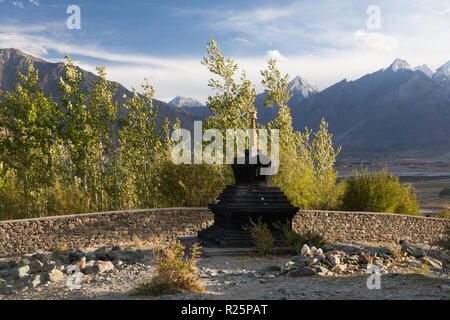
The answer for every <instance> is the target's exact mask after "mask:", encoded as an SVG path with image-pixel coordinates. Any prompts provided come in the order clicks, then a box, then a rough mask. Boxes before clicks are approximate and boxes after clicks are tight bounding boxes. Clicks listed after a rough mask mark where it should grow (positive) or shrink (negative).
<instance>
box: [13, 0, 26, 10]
mask: <svg viewBox="0 0 450 320" xmlns="http://www.w3.org/2000/svg"><path fill="white" fill-rule="evenodd" d="M11 3H12V5H13V6H15V7H18V8H21V9H23V8H25V7H24V5H23V2H22V1H13V2H11Z"/></svg>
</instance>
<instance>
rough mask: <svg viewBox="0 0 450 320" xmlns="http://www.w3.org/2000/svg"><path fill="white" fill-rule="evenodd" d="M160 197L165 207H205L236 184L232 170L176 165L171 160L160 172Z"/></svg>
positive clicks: (203, 164)
mask: <svg viewBox="0 0 450 320" xmlns="http://www.w3.org/2000/svg"><path fill="white" fill-rule="evenodd" d="M160 180H161V183H160V186H159V188H158V191H159V194H161V195H162V198H163V199H164V200H163V204H164V206H166V207H203V206H206V205H208V204H209V203H211V202H213V201H214V200H215V199H216V198H217V196H218V195H219V193H220V192H221V191H222V190H223V188H224V187H225V186H226V184H230V183H232V182H233V173H232V171H231V166H229V165H227V166H224V165H217V164H205V163H202V164H198V165H193V164H178V165H177V164H174V163H173V162H172V161H171V159H168V160H167V161H165V162H164V163H163V164H162V167H161V168H160Z"/></svg>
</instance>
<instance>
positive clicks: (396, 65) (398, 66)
mask: <svg viewBox="0 0 450 320" xmlns="http://www.w3.org/2000/svg"><path fill="white" fill-rule="evenodd" d="M388 69H390V70H392V71H394V72H397V71H398V70H404V69H407V70H411V66H410V65H409V63H408V62H407V61H406V60H402V59H398V58H397V59H395V60H394V62H393V63H392V64H391V65H390V66H389V68H388Z"/></svg>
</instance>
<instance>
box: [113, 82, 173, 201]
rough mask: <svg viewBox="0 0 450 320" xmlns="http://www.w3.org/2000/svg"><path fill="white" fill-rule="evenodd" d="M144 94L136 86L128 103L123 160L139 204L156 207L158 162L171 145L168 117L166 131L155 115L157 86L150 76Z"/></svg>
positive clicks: (126, 107)
mask: <svg viewBox="0 0 450 320" xmlns="http://www.w3.org/2000/svg"><path fill="white" fill-rule="evenodd" d="M142 89H143V94H142V96H141V95H139V94H138V93H137V91H136V90H135V89H133V96H132V97H128V98H127V101H126V103H125V105H124V107H125V109H126V110H127V112H128V113H127V119H126V121H123V130H122V131H121V132H120V135H119V141H120V152H121V159H122V160H121V161H122V163H123V166H124V168H126V169H125V171H126V175H127V176H128V177H132V179H133V183H132V188H133V190H134V192H133V193H134V196H133V201H132V203H133V204H132V205H134V206H135V207H144V208H145V207H156V206H158V204H159V195H158V186H159V178H160V177H159V176H158V174H157V173H158V171H157V170H158V165H159V164H160V163H161V160H162V158H164V157H165V156H166V152H167V148H168V145H167V144H168V143H169V142H168V134H169V133H168V126H169V124H168V121H167V119H166V120H165V122H164V126H163V133H161V132H160V130H158V128H157V125H156V122H155V118H156V116H157V114H158V108H157V107H156V106H154V105H153V95H154V89H153V87H152V86H151V85H150V84H149V83H148V80H147V79H146V80H145V82H144V83H143V84H142Z"/></svg>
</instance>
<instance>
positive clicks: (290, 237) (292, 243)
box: [274, 221, 326, 254]
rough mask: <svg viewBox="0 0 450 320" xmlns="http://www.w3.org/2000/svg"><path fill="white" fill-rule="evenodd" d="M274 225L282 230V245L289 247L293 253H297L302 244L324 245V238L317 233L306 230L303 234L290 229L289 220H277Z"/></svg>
mask: <svg viewBox="0 0 450 320" xmlns="http://www.w3.org/2000/svg"><path fill="white" fill-rule="evenodd" d="M274 227H275V228H277V229H278V230H280V231H282V232H283V234H284V237H285V240H284V242H283V245H284V246H286V247H287V248H289V250H290V251H291V252H292V253H293V254H299V253H300V251H301V250H302V247H303V245H305V244H307V245H308V246H311V247H316V248H322V247H323V246H324V245H325V243H326V242H325V239H324V238H323V237H322V236H321V235H320V234H318V233H314V232H312V231H306V232H305V233H303V234H300V233H297V232H295V231H294V230H292V227H291V225H290V223H289V221H286V223H281V222H277V223H275V224H274Z"/></svg>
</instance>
